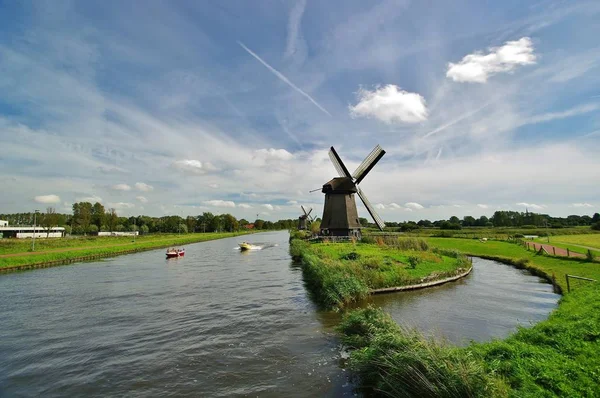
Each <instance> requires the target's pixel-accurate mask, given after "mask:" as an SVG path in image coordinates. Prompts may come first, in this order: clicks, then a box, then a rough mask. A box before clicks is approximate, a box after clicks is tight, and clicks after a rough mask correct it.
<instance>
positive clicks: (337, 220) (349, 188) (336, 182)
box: [321, 145, 385, 238]
mask: <svg viewBox="0 0 600 398" xmlns="http://www.w3.org/2000/svg"><path fill="white" fill-rule="evenodd" d="M384 154H385V151H384V150H383V149H381V147H380V146H379V145H377V146H376V147H375V149H373V151H371V153H370V154H369V156H367V157H366V158H365V160H363V162H362V163H361V164H360V166H358V168H357V169H356V171H355V172H354V174H350V172H349V171H348V169H347V168H346V166H345V165H344V163H343V162H342V159H341V158H340V157H339V155H338V154H337V152H336V151H335V149H334V148H333V147H331V149H330V150H329V158H330V159H331V161H332V163H333V165H334V166H335V168H336V170H337V171H338V173H339V175H340V177H335V178H333V179H331V180H330V181H328V182H326V183H325V184H324V185H323V189H322V192H323V193H324V194H325V205H324V207H323V218H322V221H321V235H326V236H350V237H356V238H360V237H361V228H362V226H361V225H360V221H359V218H358V211H357V209H356V199H355V195H356V194H358V196H359V197H360V199H361V201H362V202H363V204H364V205H365V207H366V208H367V211H368V212H369V214H370V215H371V217H372V218H373V221H374V222H375V224H376V225H377V226H378V227H379V229H381V230H383V228H384V227H385V223H384V222H383V220H382V219H381V217H379V215H378V214H377V213H376V212H375V209H374V208H373V206H371V203H370V202H369V201H368V199H367V197H366V196H365V194H364V193H363V192H362V191H361V189H360V188H359V187H358V184H359V183H360V182H361V181H362V180H363V179H364V178H365V177H366V175H367V174H368V173H369V171H371V169H372V168H373V167H374V166H375V164H376V163H377V162H378V161H379V160H380V159H381V158H382V157H383V155H384Z"/></svg>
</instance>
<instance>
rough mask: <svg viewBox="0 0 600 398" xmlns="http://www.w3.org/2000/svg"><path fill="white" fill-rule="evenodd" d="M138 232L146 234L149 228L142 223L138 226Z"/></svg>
mask: <svg viewBox="0 0 600 398" xmlns="http://www.w3.org/2000/svg"><path fill="white" fill-rule="evenodd" d="M140 232H141V233H142V234H147V233H148V232H150V228H149V227H148V226H147V225H146V224H144V225H142V226H141V227H140Z"/></svg>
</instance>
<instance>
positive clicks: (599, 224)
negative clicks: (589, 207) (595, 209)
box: [591, 213, 600, 231]
mask: <svg viewBox="0 0 600 398" xmlns="http://www.w3.org/2000/svg"><path fill="white" fill-rule="evenodd" d="M596 214H598V213H596ZM591 228H592V229H593V230H594V231H600V221H598V222H597V223H595V224H593V225H592V227H591Z"/></svg>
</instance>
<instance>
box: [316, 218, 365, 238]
mask: <svg viewBox="0 0 600 398" xmlns="http://www.w3.org/2000/svg"><path fill="white" fill-rule="evenodd" d="M361 225H362V224H361ZM310 232H312V233H313V234H314V235H317V234H318V233H319V232H321V221H313V222H312V223H311V224H310Z"/></svg>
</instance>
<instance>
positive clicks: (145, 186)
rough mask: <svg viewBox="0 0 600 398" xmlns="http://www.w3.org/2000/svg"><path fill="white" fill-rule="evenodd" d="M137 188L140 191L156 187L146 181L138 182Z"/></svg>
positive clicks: (148, 190) (147, 190)
mask: <svg viewBox="0 0 600 398" xmlns="http://www.w3.org/2000/svg"><path fill="white" fill-rule="evenodd" d="M135 189H137V190H138V191H141V192H150V191H152V190H154V187H153V186H152V185H148V184H146V183H144V182H136V183H135Z"/></svg>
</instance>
